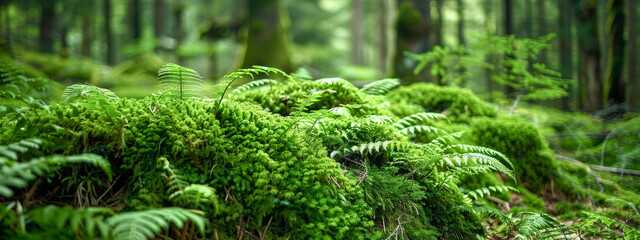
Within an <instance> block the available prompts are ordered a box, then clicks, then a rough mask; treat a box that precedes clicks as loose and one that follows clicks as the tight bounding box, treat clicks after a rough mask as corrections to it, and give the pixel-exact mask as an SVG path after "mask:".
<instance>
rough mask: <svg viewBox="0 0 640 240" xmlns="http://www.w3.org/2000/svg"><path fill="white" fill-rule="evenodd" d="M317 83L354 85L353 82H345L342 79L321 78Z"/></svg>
mask: <svg viewBox="0 0 640 240" xmlns="http://www.w3.org/2000/svg"><path fill="white" fill-rule="evenodd" d="M316 82H318V83H321V84H327V85H343V84H348V85H352V84H351V82H349V81H347V80H344V79H342V78H321V79H318V80H316Z"/></svg>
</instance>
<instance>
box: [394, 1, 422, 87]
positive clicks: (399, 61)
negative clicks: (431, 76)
mask: <svg viewBox="0 0 640 240" xmlns="http://www.w3.org/2000/svg"><path fill="white" fill-rule="evenodd" d="M429 4H430V1H429V0H427V1H419V0H415V1H411V0H399V1H398V12H397V14H396V16H397V18H396V23H395V27H396V45H395V53H394V56H393V74H392V75H393V77H395V78H399V79H401V80H402V83H403V84H411V83H414V82H417V81H418V76H416V75H415V74H413V69H414V67H415V63H414V62H413V61H411V59H410V58H408V57H407V56H405V55H404V52H405V51H410V52H415V53H420V52H426V51H428V50H429V30H430V29H431V14H429V12H430V11H431V8H430V6H429Z"/></svg>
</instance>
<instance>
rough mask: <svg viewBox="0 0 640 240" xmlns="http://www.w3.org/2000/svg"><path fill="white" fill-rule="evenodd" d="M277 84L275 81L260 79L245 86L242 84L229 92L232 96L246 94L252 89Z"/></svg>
mask: <svg viewBox="0 0 640 240" xmlns="http://www.w3.org/2000/svg"><path fill="white" fill-rule="evenodd" d="M274 83H277V81H274V80H271V79H260V80H254V81H251V82H248V83H245V84H242V85H240V86H238V87H237V88H236V89H234V90H233V92H231V93H232V94H240V93H242V92H246V91H248V90H250V89H252V88H257V87H261V86H264V85H267V84H269V85H271V84H274Z"/></svg>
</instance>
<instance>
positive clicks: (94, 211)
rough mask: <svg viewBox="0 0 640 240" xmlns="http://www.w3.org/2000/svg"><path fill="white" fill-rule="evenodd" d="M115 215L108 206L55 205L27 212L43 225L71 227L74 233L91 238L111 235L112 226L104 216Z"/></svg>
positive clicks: (65, 228) (57, 227) (37, 222)
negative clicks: (77, 206) (75, 207)
mask: <svg viewBox="0 0 640 240" xmlns="http://www.w3.org/2000/svg"><path fill="white" fill-rule="evenodd" d="M113 215H115V213H114V212H113V211H112V210H111V209H108V208H101V207H90V208H78V209H74V208H73V207H71V206H64V207H56V206H53V205H47V206H45V207H41V208H37V209H34V210H32V211H29V212H28V213H27V216H29V217H31V219H33V221H34V222H35V223H36V224H38V225H40V226H42V227H47V226H52V227H54V228H55V229H58V230H68V229H69V228H70V229H71V230H72V231H73V232H74V233H80V232H81V233H84V234H86V237H88V238H90V239H94V238H95V237H96V236H97V235H99V236H102V237H107V236H110V235H111V234H110V231H111V226H109V225H108V224H107V223H106V222H105V221H104V218H105V217H108V216H113ZM96 233H98V234H96Z"/></svg>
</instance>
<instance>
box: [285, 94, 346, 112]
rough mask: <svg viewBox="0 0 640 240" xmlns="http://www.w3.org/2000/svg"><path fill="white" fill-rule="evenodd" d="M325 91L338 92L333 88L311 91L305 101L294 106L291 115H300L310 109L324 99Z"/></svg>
mask: <svg viewBox="0 0 640 240" xmlns="http://www.w3.org/2000/svg"><path fill="white" fill-rule="evenodd" d="M324 93H330V94H333V93H336V91H334V90H331V89H326V90H321V91H311V92H310V93H309V94H308V95H307V97H306V99H305V101H301V102H298V103H297V104H296V105H295V106H293V108H292V112H291V116H294V117H298V116H300V115H302V114H303V113H305V112H306V111H308V110H309V106H311V105H313V104H315V103H317V102H319V101H320V100H321V99H322V95H323V94H324Z"/></svg>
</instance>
